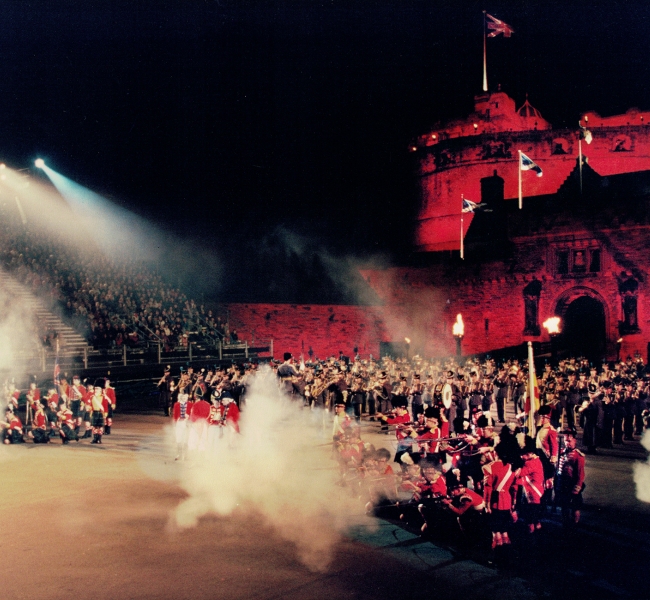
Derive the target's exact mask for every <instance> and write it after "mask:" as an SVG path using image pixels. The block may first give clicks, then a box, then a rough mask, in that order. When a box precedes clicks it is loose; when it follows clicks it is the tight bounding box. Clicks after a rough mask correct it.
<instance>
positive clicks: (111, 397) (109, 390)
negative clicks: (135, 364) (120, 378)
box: [104, 387, 115, 410]
mask: <svg viewBox="0 0 650 600" xmlns="http://www.w3.org/2000/svg"><path fill="white" fill-rule="evenodd" d="M104 395H105V396H106V397H108V399H109V401H110V403H111V406H112V407H113V410H115V388H112V387H108V388H104Z"/></svg>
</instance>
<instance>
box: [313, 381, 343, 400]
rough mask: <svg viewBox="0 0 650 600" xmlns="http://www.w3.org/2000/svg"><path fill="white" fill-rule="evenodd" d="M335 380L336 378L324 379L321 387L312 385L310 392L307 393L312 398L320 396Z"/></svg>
mask: <svg viewBox="0 0 650 600" xmlns="http://www.w3.org/2000/svg"><path fill="white" fill-rule="evenodd" d="M336 380H337V377H330V378H329V379H326V380H325V381H324V382H323V383H321V385H315V384H314V385H312V386H311V391H310V392H309V393H310V394H311V396H312V398H316V397H317V396H320V395H321V394H322V393H323V392H324V391H325V390H326V389H327V388H328V387H329V386H330V385H332V384H333V383H334V382H335V381H336Z"/></svg>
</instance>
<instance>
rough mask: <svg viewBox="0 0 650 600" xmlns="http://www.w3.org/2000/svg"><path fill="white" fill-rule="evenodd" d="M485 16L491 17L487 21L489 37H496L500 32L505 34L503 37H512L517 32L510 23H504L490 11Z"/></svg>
mask: <svg viewBox="0 0 650 600" xmlns="http://www.w3.org/2000/svg"><path fill="white" fill-rule="evenodd" d="M485 16H486V17H487V18H488V19H490V20H489V21H488V23H487V26H488V29H489V30H490V33H488V37H496V36H497V35H499V34H500V33H502V34H503V37H510V36H511V35H512V34H513V33H514V32H515V30H514V29H513V28H512V27H510V25H508V24H507V23H504V22H503V21H500V20H499V19H497V18H496V17H493V16H492V15H490V14H488V13H485Z"/></svg>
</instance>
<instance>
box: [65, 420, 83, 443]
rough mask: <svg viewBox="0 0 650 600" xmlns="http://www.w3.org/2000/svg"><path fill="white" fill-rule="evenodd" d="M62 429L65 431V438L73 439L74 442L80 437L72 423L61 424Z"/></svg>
mask: <svg viewBox="0 0 650 600" xmlns="http://www.w3.org/2000/svg"><path fill="white" fill-rule="evenodd" d="M61 431H62V432H63V435H64V436H65V439H67V440H72V441H73V442H74V441H76V440H78V439H79V436H78V435H77V433H76V432H75V430H74V429H72V427H70V425H68V424H67V423H64V424H63V425H61Z"/></svg>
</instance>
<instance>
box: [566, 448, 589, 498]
mask: <svg viewBox="0 0 650 600" xmlns="http://www.w3.org/2000/svg"><path fill="white" fill-rule="evenodd" d="M560 478H561V481H562V483H563V485H564V486H566V488H567V489H570V490H571V493H572V494H579V493H580V492H581V491H582V484H583V483H584V481H585V455H584V454H583V453H582V452H580V450H578V449H577V448H574V449H573V450H571V451H570V452H568V453H567V455H566V459H565V461H564V465H563V466H562V475H561V476H560Z"/></svg>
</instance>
